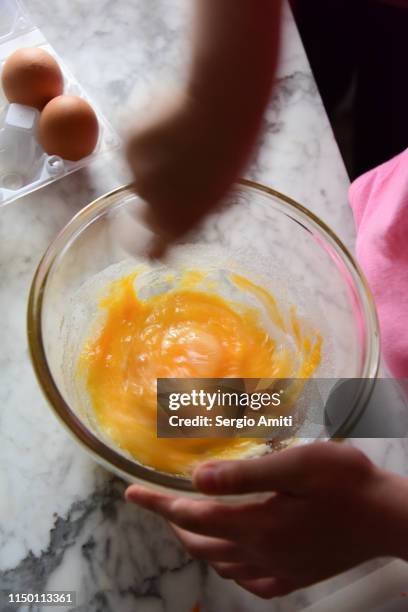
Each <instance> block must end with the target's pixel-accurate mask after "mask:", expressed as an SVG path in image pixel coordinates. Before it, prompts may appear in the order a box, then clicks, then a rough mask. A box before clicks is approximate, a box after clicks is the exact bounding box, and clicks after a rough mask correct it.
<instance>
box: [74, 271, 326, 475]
mask: <svg viewBox="0 0 408 612" xmlns="http://www.w3.org/2000/svg"><path fill="white" fill-rule="evenodd" d="M136 275H137V274H136V273H133V274H130V275H128V276H126V277H124V278H121V279H119V280H116V281H113V282H112V283H111V284H110V285H109V287H108V290H107V292H106V295H105V297H104V298H103V299H102V300H101V302H100V308H101V309H102V310H103V311H104V314H105V317H104V320H103V323H102V326H101V327H100V328H99V329H98V331H97V332H96V333H95V334H94V335H93V336H92V337H90V338H89V340H88V341H87V343H86V344H85V346H84V347H83V351H82V353H81V356H80V359H79V370H78V371H79V375H80V376H82V377H83V378H84V381H85V386H86V390H87V394H88V396H89V398H90V402H91V405H92V407H93V410H94V412H95V415H96V418H97V422H98V424H99V426H100V427H101V429H102V430H103V431H104V432H105V433H106V434H107V435H108V436H110V437H111V439H112V440H113V441H114V442H115V444H116V445H118V446H119V447H120V448H122V449H124V450H126V451H128V452H129V453H130V454H131V455H132V456H133V457H134V458H135V459H136V460H138V461H139V462H140V463H142V464H144V465H148V466H151V467H153V468H155V469H158V470H162V471H166V472H171V473H179V474H187V473H190V472H191V470H192V469H193V467H194V465H195V464H196V463H197V462H198V461H203V460H205V459H209V458H214V457H217V458H221V457H222V458H226V457H236V456H239V455H240V454H242V453H243V452H245V451H246V450H248V449H249V448H250V447H252V446H254V445H257V444H261V443H264V442H263V441H262V440H246V439H239V438H234V439H232V438H219V439H214V438H212V439H209V438H208V439H164V438H157V436H156V379H157V378H166V377H178V378H189V377H191V378H193V377H195V378H226V377H237V378H240V377H245V378H276V377H282V378H284V377H299V378H303V377H308V376H310V375H311V374H312V373H313V371H314V370H315V369H316V367H317V366H318V364H319V362H320V345H321V341H320V337H319V335H318V334H313V335H309V336H306V337H302V335H301V333H300V326H299V323H298V321H297V318H296V315H295V313H294V312H292V318H291V323H290V325H291V327H292V329H291V330H290V333H291V334H292V336H293V338H294V339H295V343H296V346H297V352H298V357H300V358H299V363H298V365H297V366H296V369H295V370H294V355H293V350H289V349H285V347H282V346H279V347H277V345H276V343H275V341H274V338H272V337H270V336H269V335H268V334H267V333H266V331H265V329H263V327H262V325H261V321H260V316H259V313H258V312H257V311H256V310H255V309H253V308H249V307H247V308H246V307H244V308H243V307H242V305H241V306H240V307H239V308H236V307H234V304H233V303H230V302H228V301H227V300H225V299H224V298H222V297H219V296H217V295H216V294H214V293H211V292H210V293H207V292H204V291H202V290H199V289H198V288H197V286H198V284H199V282H200V281H201V280H202V278H203V274H202V273H201V272H199V271H196V272H194V271H193V272H187V273H186V274H185V276H184V278H183V279H182V280H181V281H180V282H179V283H178V285H177V288H173V289H171V290H170V291H168V292H167V293H164V294H161V295H156V296H154V297H151V298H149V299H147V300H141V299H139V297H138V296H137V294H136V291H135V288H134V283H135V278H136ZM231 279H232V280H233V282H234V283H235V285H236V286H237V287H239V288H240V289H242V290H245V291H246V292H251V293H252V294H253V295H254V296H255V297H256V298H257V299H258V300H259V301H260V302H261V303H262V304H263V306H264V307H265V309H266V310H267V312H268V315H269V316H270V318H271V319H272V320H273V322H274V324H275V325H276V326H278V327H279V328H280V329H282V330H284V328H285V323H284V322H283V320H282V317H281V315H280V313H279V310H278V308H277V305H276V303H275V300H274V299H273V298H272V296H271V295H270V294H269V293H268V292H267V291H265V289H263V288H261V287H258V286H256V285H254V284H253V283H251V282H250V281H248V280H247V279H245V278H243V277H242V276H237V275H232V276H231ZM285 331H288V330H285Z"/></svg>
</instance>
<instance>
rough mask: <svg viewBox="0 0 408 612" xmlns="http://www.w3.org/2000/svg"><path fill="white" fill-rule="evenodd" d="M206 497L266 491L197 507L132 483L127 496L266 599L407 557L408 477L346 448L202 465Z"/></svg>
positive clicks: (319, 446)
mask: <svg viewBox="0 0 408 612" xmlns="http://www.w3.org/2000/svg"><path fill="white" fill-rule="evenodd" d="M194 483H195V485H196V487H197V488H198V489H199V490H200V491H202V492H203V493H206V494H207V495H229V494H243V493H255V492H270V495H269V496H268V497H266V499H265V498H264V499H263V500H261V501H257V500H256V499H253V500H252V501H248V499H247V500H246V501H245V502H242V503H241V504H221V503H219V502H216V501H212V500H208V499H207V500H202V501H192V500H189V499H182V498H175V497H171V496H167V495H163V494H160V493H155V492H152V491H148V490H145V489H142V488H141V487H138V486H135V485H132V486H130V487H129V488H128V490H127V498H128V499H130V500H131V501H135V502H136V503H139V504H141V505H142V506H145V507H147V508H149V509H150V510H154V511H156V512H158V513H159V514H161V515H162V516H164V517H165V518H167V519H168V520H169V521H171V523H172V524H173V527H174V530H175V532H176V535H177V536H178V538H179V539H180V540H181V542H182V543H183V544H184V545H185V546H186V548H187V549H188V550H189V551H190V553H191V554H192V555H193V556H196V557H199V558H201V559H205V560H206V561H209V562H210V563H211V564H212V566H213V567H214V569H215V570H216V571H217V572H218V573H219V574H220V575H221V576H223V577H224V578H231V579H233V580H235V581H236V582H237V583H238V584H240V585H241V586H243V587H244V588H245V589H247V590H248V591H251V592H252V593H255V594H256V595H259V596H261V597H265V598H270V597H276V596H281V595H284V594H286V593H289V592H291V591H294V590H296V589H299V588H303V587H306V586H309V585H311V584H314V583H315V582H319V581H321V580H324V579H326V578H329V577H331V576H333V575H335V574H338V573H339V572H342V571H345V570H347V569H349V568H351V567H353V566H354V565H356V564H358V563H362V562H363V561H366V560H368V559H371V558H373V557H377V556H388V555H391V556H397V557H401V558H403V559H405V560H408V480H407V479H405V478H401V477H399V476H396V475H394V474H391V473H389V472H386V471H384V470H381V469H379V468H377V467H376V466H374V465H373V464H372V463H371V462H370V461H369V460H368V459H367V457H365V456H364V455H363V454H362V453H361V452H360V451H358V450H357V449H355V448H352V447H350V446H347V445H340V444H335V443H316V444H310V445H306V446H300V447H295V448H292V449H289V450H285V451H281V452H280V453H276V454H271V455H267V456H265V457H262V458H260V459H252V460H247V461H220V462H214V463H210V464H207V465H202V466H200V467H198V468H197V470H196V472H195V474H194Z"/></svg>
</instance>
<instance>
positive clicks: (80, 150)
mask: <svg viewBox="0 0 408 612" xmlns="http://www.w3.org/2000/svg"><path fill="white" fill-rule="evenodd" d="M98 134H99V125H98V119H97V117H96V114H95V111H94V110H93V108H92V107H91V106H90V105H89V104H88V102H86V101H85V100H84V99H83V98H80V97H78V96H58V97H57V98H54V99H53V100H51V102H49V103H48V104H47V106H46V107H45V108H44V110H43V111H42V113H41V116H40V120H39V123H38V140H39V142H40V144H41V146H42V147H43V148H44V150H45V151H46V152H47V153H48V154H49V155H58V156H59V157H62V158H63V159H67V160H70V161H78V160H80V159H82V158H83V157H87V156H88V155H90V154H91V153H92V151H93V150H94V149H95V147H96V144H97V142H98Z"/></svg>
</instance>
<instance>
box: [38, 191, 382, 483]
mask: <svg viewBox="0 0 408 612" xmlns="http://www.w3.org/2000/svg"><path fill="white" fill-rule="evenodd" d="M142 206H143V203H142V202H141V201H140V200H139V198H138V197H137V196H136V195H135V194H134V193H133V192H132V191H131V189H130V188H129V187H122V188H120V189H116V190H115V191H113V192H111V193H108V194H107V195H105V196H103V197H101V198H99V199H98V200H96V201H95V202H93V203H91V204H89V206H87V207H86V208H84V209H83V210H82V211H81V212H79V213H78V214H77V215H76V216H75V217H74V218H73V219H72V220H71V221H70V223H68V225H67V226H66V227H65V228H64V229H63V230H62V232H61V233H60V234H59V235H58V236H57V237H56V239H55V240H54V242H53V243H52V244H51V245H50V247H49V248H48V250H47V251H46V253H45V255H44V257H43V258H42V260H41V262H40V264H39V266H38V269H37V271H36V274H35V276H34V279H33V283H32V287H31V292H30V297H29V304H28V338H29V345H30V351H31V357H32V361H33V365H34V369H35V371H36V374H37V377H38V380H39V383H40V385H41V387H42V390H43V392H44V393H45V396H46V397H47V399H48V401H49V403H50V405H51V407H52V409H53V410H54V412H55V413H56V415H57V416H58V417H59V418H60V419H61V421H62V422H63V424H64V425H65V426H66V427H67V428H68V430H69V432H70V433H71V434H72V435H73V436H74V438H75V439H76V440H77V441H78V442H80V443H82V445H83V446H84V447H85V448H86V449H87V450H88V451H90V452H91V453H92V454H93V456H94V457H95V458H96V459H97V460H98V461H99V462H100V463H102V464H103V465H105V466H106V467H107V468H108V469H110V470H112V471H114V472H115V473H117V474H118V475H119V476H121V477H123V478H125V479H126V480H128V481H132V482H142V483H144V484H149V485H150V486H156V487H164V488H166V489H171V490H173V491H183V492H184V493H189V494H194V491H193V487H192V484H191V481H190V480H189V479H188V478H183V477H179V476H174V475H172V474H167V473H163V472H159V471H156V470H154V469H151V468H149V467H146V466H143V465H141V464H139V463H137V462H136V461H135V460H133V459H132V458H130V457H129V456H126V455H125V453H122V452H121V451H120V449H117V448H115V447H114V445H113V444H112V445H111V444H110V443H109V442H108V441H106V439H104V438H103V436H101V435H100V434H99V433H98V431H97V428H96V427H95V426H94V425H93V423H92V419H91V418H89V416H87V415H84V414H83V413H82V412H81V411H80V410H79V409H78V406H77V402H76V398H75V394H74V393H73V392H72V385H70V384H69V383H68V384H67V380H66V378H67V376H66V374H67V371H68V370H69V367H70V366H69V364H68V363H67V351H66V346H65V341H64V335H63V331H64V326H66V324H67V323H66V322H67V320H68V319H69V318H70V314H71V313H72V312H73V309H75V308H76V309H77V308H78V303H77V302H78V295H81V294H80V293H79V291H80V289H81V287H83V286H84V283H87V282H89V280H90V279H92V278H93V277H94V276H95V275H96V274H98V273H100V272H101V271H103V270H105V269H106V268H107V267H108V266H111V265H112V264H117V263H119V262H122V261H123V260H125V259H126V260H130V261H134V262H135V263H136V262H137V261H138V257H137V255H135V253H134V251H135V250H136V252H137V251H138V250H139V252H142V251H143V241H145V240H146V229H145V228H143V227H142V226H141V224H139V223H138V222H137V221H136V220H135V219H136V218H137V213H138V211H139V210H140V208H141V207H142ZM186 242H187V239H186ZM188 243H189V244H190V245H191V243H193V244H194V246H197V245H199V246H200V248H201V250H202V251H204V252H208V253H209V254H210V255H211V253H213V254H215V257H217V253H218V250H219V249H222V252H223V253H226V254H227V259H230V260H231V261H234V263H235V264H237V265H238V266H241V267H242V268H243V269H245V273H246V275H250V276H251V277H252V276H253V277H254V278H261V279H263V281H264V282H266V283H267V285H268V286H269V288H270V289H271V290H272V292H273V293H274V295H275V296H277V297H278V298H280V299H281V300H283V301H286V302H287V303H288V304H295V305H296V307H298V308H300V310H301V311H303V312H304V313H305V316H306V317H307V319H308V321H309V322H310V323H311V324H312V325H313V326H315V327H316V328H317V329H319V330H320V332H321V333H322V335H323V338H324V345H323V359H322V362H321V364H320V366H319V369H318V371H317V372H316V373H315V376H318V377H321V378H361V379H366V380H365V382H364V384H363V388H362V389H360V391H359V393H358V394H356V397H355V398H354V405H353V406H351V407H350V406H349V407H348V413H349V415H351V416H350V418H348V419H347V423H346V428H345V431H344V435H347V426H348V425H350V424H351V423H354V422H355V421H356V419H358V417H359V415H360V414H361V413H362V411H363V410H364V407H365V405H366V403H367V399H368V397H369V394H370V392H371V386H372V385H371V383H370V380H371V381H373V380H374V379H375V377H376V374H377V370H378V364H379V332H378V323H377V317H376V312H375V307H374V303H373V300H372V297H371V294H370V291H369V288H368V286H367V283H366V281H365V279H364V277H363V275H362V273H361V271H360V269H359V267H358V266H357V264H356V263H355V261H354V260H353V258H352V256H351V255H350V253H349V252H348V251H347V250H346V248H345V247H344V246H343V245H342V243H341V242H340V240H339V239H338V238H337V237H336V236H335V235H334V233H333V232H332V231H331V230H330V229H329V228H328V227H327V226H326V225H325V224H324V223H323V222H322V221H320V220H319V219H318V218H317V217H316V216H315V215H313V214H312V213H311V212H310V211H308V210H306V209H305V208H303V207H302V206H301V205H299V204H297V203H296V202H294V201H293V200H291V199H290V198H288V197H286V196H284V195H282V194H280V193H278V192H276V191H274V190H272V189H269V188H267V187H264V186H262V185H259V184H256V183H253V182H249V181H244V180H242V181H240V182H239V183H238V184H237V185H236V186H235V188H234V189H233V190H232V192H231V194H230V195H229V196H228V202H227V203H226V206H225V207H222V209H221V210H220V211H219V212H217V213H215V214H214V215H211V217H210V218H209V219H207V220H206V222H205V224H203V226H202V227H200V229H198V230H197V231H195V232H194V234H193V235H191V236H189V237H188ZM184 246H186V248H187V245H183V243H180V244H179V245H178V250H179V251H180V250H181V251H183V248H184ZM132 251H133V254H132V253H131V252H132ZM221 264H222V265H223V266H226V265H228V261H224V262H221V261H220V265H221ZM191 265H192V266H196V267H199V266H200V261H191ZM87 308H89V304H86V305H85V304H84V309H85V310H86V309H87ZM71 325H72V321H71ZM74 325H75V323H74ZM76 331H77V335H78V338H79V339H80V338H81V334H82V330H81V325H80V322H78V329H77V330H76ZM71 365H72V364H71ZM347 424H348V425H347Z"/></svg>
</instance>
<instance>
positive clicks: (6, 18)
mask: <svg viewBox="0 0 408 612" xmlns="http://www.w3.org/2000/svg"><path fill="white" fill-rule="evenodd" d="M21 47H41V48H42V49H44V50H46V51H48V53H50V54H51V55H52V56H53V57H55V59H56V60H57V62H58V64H59V66H60V68H61V70H62V73H63V75H64V93H65V94H68V95H74V96H80V97H82V98H84V99H85V100H87V101H88V102H89V103H90V105H91V106H92V108H93V109H94V111H95V113H96V115H97V117H98V121H99V138H98V143H97V145H96V148H95V150H94V152H93V153H92V154H91V155H89V156H88V157H84V158H83V159H81V160H79V161H77V162H72V161H68V160H65V159H62V158H60V157H58V156H56V155H48V154H47V153H45V151H44V150H43V149H42V147H41V146H40V145H39V143H38V142H37V139H36V130H37V122H38V118H39V116H40V113H39V111H38V110H37V109H35V108H32V107H29V106H23V105H21V104H9V103H8V101H7V99H6V97H5V95H4V92H3V90H2V88H1V85H0V207H1V206H4V205H5V204H9V203H10V202H12V201H13V200H16V199H17V198H19V197H20V196H22V195H25V194H27V193H30V192H31V191H34V190H36V189H39V188H41V187H43V186H44V185H47V184H48V183H51V182H53V181H55V180H57V179H59V178H61V177H63V176H66V175H67V174H70V173H71V172H75V170H78V169H79V168H82V167H83V166H86V165H87V164H89V162H90V161H92V160H93V159H95V157H97V156H99V155H100V154H101V153H105V152H107V151H109V150H112V149H114V148H117V147H118V146H119V144H120V140H119V137H118V136H117V134H116V132H115V131H114V130H113V128H112V127H111V126H110V125H109V123H108V122H107V121H106V119H105V118H104V117H103V115H102V114H101V113H100V112H99V111H98V108H97V107H96V106H95V104H94V103H93V102H92V100H90V99H89V97H88V96H87V95H86V93H85V91H84V90H83V89H82V87H81V85H80V84H79V83H78V81H77V80H76V79H75V77H74V76H73V75H72V74H71V72H70V71H69V70H68V69H67V67H66V66H65V65H64V62H63V61H62V60H61V58H60V57H59V56H58V54H57V53H56V52H55V51H54V49H53V48H52V47H51V45H49V44H48V42H47V41H46V39H45V38H44V35H43V34H42V32H41V30H39V29H38V28H36V27H35V25H34V24H33V23H32V21H31V20H30V18H29V16H28V13H27V11H26V9H25V8H24V5H23V4H22V2H20V0H0V71H1V70H2V68H3V65H4V62H5V60H6V59H7V58H8V57H9V55H11V54H12V53H13V52H14V51H16V50H17V49H19V48H21ZM0 73H1V72H0Z"/></svg>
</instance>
